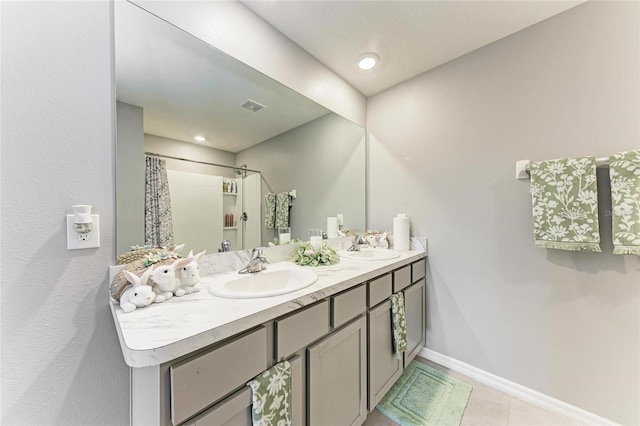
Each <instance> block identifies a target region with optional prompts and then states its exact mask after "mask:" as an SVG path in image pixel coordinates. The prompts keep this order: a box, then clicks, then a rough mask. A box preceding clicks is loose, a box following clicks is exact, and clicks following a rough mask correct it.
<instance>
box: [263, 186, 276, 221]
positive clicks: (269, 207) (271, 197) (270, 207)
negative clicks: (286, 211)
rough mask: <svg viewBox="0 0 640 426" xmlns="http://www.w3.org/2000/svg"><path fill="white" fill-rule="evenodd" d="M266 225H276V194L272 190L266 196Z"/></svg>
mask: <svg viewBox="0 0 640 426" xmlns="http://www.w3.org/2000/svg"><path fill="white" fill-rule="evenodd" d="M264 227H265V228H267V229H273V228H275V227H276V194H273V193H271V192H270V193H268V194H267V195H265V196H264Z"/></svg>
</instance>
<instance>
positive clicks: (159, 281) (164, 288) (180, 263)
mask: <svg viewBox="0 0 640 426" xmlns="http://www.w3.org/2000/svg"><path fill="white" fill-rule="evenodd" d="M192 260H193V258H191V257H187V258H185V259H178V260H176V261H174V262H173V263H169V264H165V263H164V262H165V261H161V262H159V263H158V267H157V268H156V269H155V270H154V271H153V272H152V273H151V282H152V284H153V291H154V292H155V293H156V303H162V302H164V301H165V300H169V299H171V298H172V297H173V296H174V295H175V296H177V297H181V296H184V295H185V294H186V292H185V290H184V289H182V288H180V281H179V280H178V277H177V276H176V275H177V274H176V271H177V270H178V269H180V268H184V267H185V266H187V265H188V264H189V263H191V261H192Z"/></svg>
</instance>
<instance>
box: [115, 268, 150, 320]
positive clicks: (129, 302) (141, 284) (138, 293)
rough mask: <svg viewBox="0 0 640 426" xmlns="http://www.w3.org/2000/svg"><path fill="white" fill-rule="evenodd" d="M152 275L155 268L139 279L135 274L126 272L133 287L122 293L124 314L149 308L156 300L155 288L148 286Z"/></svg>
mask: <svg viewBox="0 0 640 426" xmlns="http://www.w3.org/2000/svg"><path fill="white" fill-rule="evenodd" d="M152 273H153V266H151V267H150V268H149V269H147V270H146V271H144V274H142V276H141V277H139V278H138V276H137V275H136V274H134V273H133V272H129V271H124V276H125V277H127V281H129V282H130V283H131V284H132V285H131V287H129V288H127V289H126V290H125V291H124V293H122V296H120V307H121V308H122V310H123V311H124V312H133V311H135V310H136V308H144V307H145V306H149V305H150V304H152V303H153V301H154V300H155V299H156V294H155V293H154V292H153V288H151V286H150V285H147V282H148V281H149V277H150V276H151V274H152Z"/></svg>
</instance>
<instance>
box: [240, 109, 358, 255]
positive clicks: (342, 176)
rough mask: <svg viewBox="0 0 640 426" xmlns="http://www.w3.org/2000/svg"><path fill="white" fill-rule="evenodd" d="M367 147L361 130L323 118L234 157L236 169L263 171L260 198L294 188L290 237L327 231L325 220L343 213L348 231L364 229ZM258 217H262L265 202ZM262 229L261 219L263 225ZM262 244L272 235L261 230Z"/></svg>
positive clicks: (337, 118) (334, 117) (334, 116)
mask: <svg viewBox="0 0 640 426" xmlns="http://www.w3.org/2000/svg"><path fill="white" fill-rule="evenodd" d="M364 158H365V143H364V131H363V130H362V128H361V127H359V126H357V125H355V124H353V123H352V122H350V121H348V120H346V119H344V118H342V117H340V116H338V115H337V114H327V115H325V116H324V117H321V118H318V119H316V120H313V121H311V122H309V123H307V124H305V125H303V126H300V127H297V128H295V129H293V130H290V131H288V132H286V133H283V134H281V135H278V136H276V137H274V138H271V139H269V140H267V141H265V142H262V143H260V144H258V145H255V146H253V147H251V148H249V149H246V150H244V151H241V152H239V153H237V154H236V161H237V162H238V164H243V163H247V164H248V167H249V168H250V169H254V170H260V171H261V172H262V180H263V185H262V194H263V195H265V194H267V193H268V192H286V191H291V190H292V189H295V190H296V191H297V198H296V199H295V200H294V202H293V207H292V208H291V228H292V234H293V235H292V238H300V239H302V240H308V239H309V234H308V231H309V229H310V228H322V229H324V230H325V231H326V228H327V216H335V215H336V214H338V213H342V214H344V225H345V227H346V228H347V229H357V230H360V231H362V230H364V220H365V184H364V179H365V170H364V169H365V160H364ZM262 212H263V216H264V199H263V207H262ZM262 223H263V224H264V220H262ZM262 228H263V229H262V243H263V244H266V243H267V242H269V241H271V240H272V239H273V237H274V236H275V230H268V229H265V228H264V226H263V227H262Z"/></svg>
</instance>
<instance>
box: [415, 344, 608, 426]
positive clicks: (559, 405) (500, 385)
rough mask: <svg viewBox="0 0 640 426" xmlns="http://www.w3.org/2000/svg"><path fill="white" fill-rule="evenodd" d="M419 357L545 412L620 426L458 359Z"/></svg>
mask: <svg viewBox="0 0 640 426" xmlns="http://www.w3.org/2000/svg"><path fill="white" fill-rule="evenodd" d="M418 355H420V356H421V357H423V358H426V359H428V360H429V361H433V362H435V363H436V364H440V365H442V366H443V367H447V368H449V369H451V370H453V371H456V372H458V373H461V374H464V375H465V376H467V377H469V378H472V379H474V380H476V381H478V382H480V383H483V384H485V385H487V386H490V387H492V388H494V389H498V390H500V391H502V392H504V393H506V394H509V395H512V396H515V397H516V398H519V399H521V400H523V401H526V402H528V403H530V404H533V405H535V406H538V407H540V408H544V409H545V410H548V411H552V412H554V413H558V414H562V415H564V416H566V417H569V418H570V419H573V420H576V421H577V422H579V423H580V424H585V425H606V426H616V425H618V424H617V423H615V422H612V421H611V420H608V419H605V418H604V417H600V416H598V415H596V414H593V413H590V412H588V411H585V410H583V409H582V408H578V407H576V406H573V405H571V404H567V403H566V402H563V401H560V400H559V399H555V398H553V397H551V396H549V395H545V394H543V393H540V392H538V391H535V390H533V389H529V388H527V387H525V386H522V385H519V384H517V383H514V382H511V381H509V380H507V379H503V378H502V377H498V376H496V375H494V374H491V373H489V372H486V371H484V370H481V369H479V368H477V367H474V366H472V365H469V364H466V363H464V362H462V361H458V360H457V359H454V358H451V357H448V356H446V355H443V354H441V353H439V352H436V351H433V350H431V349H428V348H426V347H425V348H422V350H421V351H420V353H419V354H418Z"/></svg>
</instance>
